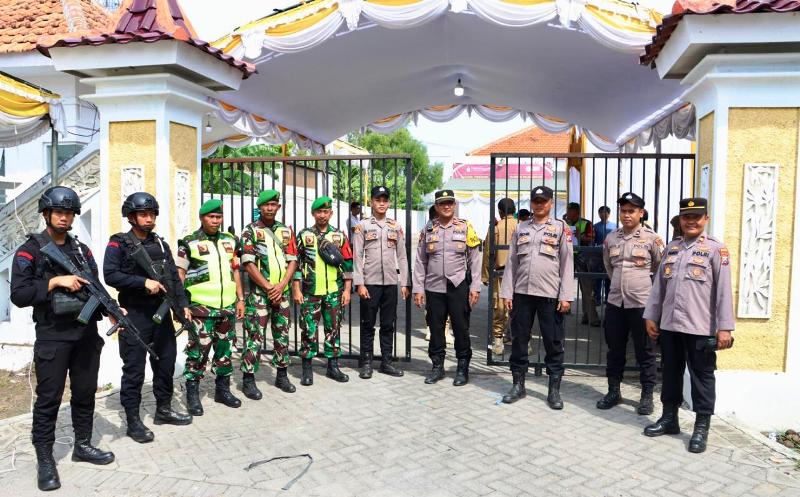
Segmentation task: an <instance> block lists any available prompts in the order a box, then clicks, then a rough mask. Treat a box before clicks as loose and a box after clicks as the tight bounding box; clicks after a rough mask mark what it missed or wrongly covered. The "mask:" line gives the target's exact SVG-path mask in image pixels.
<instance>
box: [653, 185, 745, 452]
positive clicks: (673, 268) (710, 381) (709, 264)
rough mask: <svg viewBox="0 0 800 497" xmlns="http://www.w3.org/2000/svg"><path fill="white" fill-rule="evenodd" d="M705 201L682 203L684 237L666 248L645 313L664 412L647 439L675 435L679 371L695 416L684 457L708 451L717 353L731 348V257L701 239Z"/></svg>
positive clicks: (680, 392) (720, 246)
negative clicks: (686, 380)
mask: <svg viewBox="0 0 800 497" xmlns="http://www.w3.org/2000/svg"><path fill="white" fill-rule="evenodd" d="M707 204H708V201H707V200H706V199H704V198H685V199H683V200H681V202H680V211H679V212H680V222H681V231H682V232H683V237H681V238H678V239H676V240H673V241H671V242H670V243H669V245H668V246H667V250H666V254H664V258H663V260H662V262H661V267H660V268H659V271H658V276H657V277H656V279H655V281H654V283H653V290H652V291H651V292H650V298H649V299H648V300H647V306H646V307H645V311H644V319H646V322H645V325H646V326H647V334H648V335H650V338H652V339H653V340H658V341H659V344H660V345H661V357H662V361H663V368H664V369H663V375H662V376H663V385H662V388H661V403H662V404H663V405H664V411H663V414H662V415H661V418H659V420H658V421H656V422H655V423H653V424H651V425H649V426H647V427H646V428H645V429H644V434H645V435H647V436H648V437H657V436H660V435H664V434H670V435H675V434H678V433H680V431H681V428H680V425H679V424H678V408H679V406H680V405H681V403H682V402H683V372H684V371H685V369H686V367H687V365H688V367H689V376H690V377H691V382H692V408H693V409H694V411H695V413H697V416H696V418H695V422H694V433H693V434H692V438H691V439H690V440H689V452H695V453H699V452H703V451H705V450H706V441H707V439H708V429H709V427H710V424H711V415H712V414H714V404H715V401H716V383H715V378H714V370H715V369H716V368H717V353H716V351H717V350H724V349H727V348H730V347H731V345H733V337H732V336H731V332H732V331H733V328H734V317H733V296H732V293H731V269H730V254H729V253H728V249H727V248H726V247H725V245H723V244H722V242H720V241H719V240H717V239H716V238H713V237H712V236H709V235H707V234H706V233H705V227H706V223H707V222H708V211H707Z"/></svg>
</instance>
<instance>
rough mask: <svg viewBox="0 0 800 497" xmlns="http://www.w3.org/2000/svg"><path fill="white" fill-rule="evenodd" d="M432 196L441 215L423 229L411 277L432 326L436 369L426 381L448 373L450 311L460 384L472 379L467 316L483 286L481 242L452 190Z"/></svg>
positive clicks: (455, 381)
mask: <svg viewBox="0 0 800 497" xmlns="http://www.w3.org/2000/svg"><path fill="white" fill-rule="evenodd" d="M434 199H435V200H434V203H435V206H436V214H437V217H436V218H435V219H433V220H432V221H429V222H428V224H427V225H426V226H425V229H423V230H422V232H420V236H419V246H418V247H417V258H416V260H415V261H414V279H413V282H414V303H415V304H416V305H417V307H420V308H421V307H422V306H423V305H425V309H426V311H427V314H426V316H427V321H428V326H429V327H430V330H431V341H430V343H429V344H428V355H429V356H430V358H431V362H432V363H433V368H432V369H431V372H430V374H429V375H428V376H427V377H426V378H425V383H427V384H433V383H436V382H437V381H439V380H441V379H442V378H444V355H445V346H446V342H445V336H444V328H445V322H446V321H447V317H448V316H449V317H450V322H451V323H452V326H453V334H454V335H455V349H456V358H458V368H457V370H456V376H455V378H454V379H453V385H454V386H461V385H466V384H467V382H468V381H469V361H470V359H471V358H472V347H471V346H470V340H469V315H470V311H471V309H472V307H473V306H474V305H475V304H477V303H478V298H479V297H480V291H481V279H480V274H481V253H480V244H481V241H480V239H479V238H478V235H477V234H476V233H475V228H473V227H472V224H471V223H470V222H469V221H466V220H464V219H459V218H456V217H454V214H455V207H456V199H455V195H454V194H453V190H440V191H438V192H436V194H435V195H434Z"/></svg>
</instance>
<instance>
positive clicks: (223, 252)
mask: <svg viewBox="0 0 800 497" xmlns="http://www.w3.org/2000/svg"><path fill="white" fill-rule="evenodd" d="M187 238H188V239H187ZM187 238H184V239H183V240H182V242H183V244H184V245H186V246H187V247H188V248H189V260H190V266H189V270H188V271H186V280H185V281H184V286H185V287H186V290H188V291H189V293H190V294H191V296H192V302H193V303H196V304H200V305H204V306H206V307H212V308H215V309H223V308H225V307H228V306H230V305H233V303H234V302H236V281H235V280H234V279H233V269H231V260H232V259H233V258H234V257H235V256H236V239H235V238H234V237H233V236H232V235H230V234H228V233H225V232H220V233H219V237H218V238H217V241H216V243H215V242H214V241H213V240H211V239H208V238H205V239H202V240H195V239H191V235H190V236H189V237H187Z"/></svg>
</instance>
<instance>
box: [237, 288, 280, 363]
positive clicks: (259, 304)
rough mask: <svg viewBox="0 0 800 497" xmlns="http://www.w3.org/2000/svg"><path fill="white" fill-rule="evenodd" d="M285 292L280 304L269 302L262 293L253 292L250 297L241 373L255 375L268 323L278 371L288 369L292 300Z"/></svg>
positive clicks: (247, 304) (273, 357) (245, 324)
mask: <svg viewBox="0 0 800 497" xmlns="http://www.w3.org/2000/svg"><path fill="white" fill-rule="evenodd" d="M288 295H289V294H288V293H285V294H284V295H283V296H282V297H281V300H280V301H279V302H277V305H273V304H272V302H270V300H269V297H267V295H266V294H264V293H262V292H251V293H250V295H249V296H248V297H247V302H246V307H245V313H244V351H243V352H242V372H244V373H256V372H258V368H259V366H260V364H261V347H262V346H263V344H264V336H265V335H266V331H267V324H270V325H271V327H272V346H273V348H274V352H273V354H272V365H273V366H275V367H276V368H285V367H288V366H289V314H290V312H289V297H288Z"/></svg>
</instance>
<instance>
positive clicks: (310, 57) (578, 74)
mask: <svg viewBox="0 0 800 497" xmlns="http://www.w3.org/2000/svg"><path fill="white" fill-rule="evenodd" d="M381 1H383V2H386V0H381ZM437 1H438V0H437ZM483 1H485V2H487V3H488V4H497V5H499V3H498V1H499V0H483ZM526 2H530V3H527V4H526ZM533 2H534V0H520V8H523V7H524V8H526V9H529V11H530V12H533V10H534V8H537V9H540V10H541V9H542V8H543V7H542V6H543V5H551V7H552V5H555V3H553V2H549V3H548V2H539V3H533ZM353 3H355V4H356V5H355V7H358V6H359V5H360V6H361V10H360V11H358V13H359V14H358V15H359V19H361V18H362V17H364V16H367V14H366V13H365V11H364V9H365V8H367V9H368V10H369V9H372V11H377V10H378V9H379V7H382V6H383V7H385V6H384V5H381V4H380V3H375V4H373V3H371V2H364V1H363V0H351V1H349V2H342V4H341V8H340V9H338V10H331V12H330V13H327V14H326V15H323V16H322V17H321V18H320V19H319V20H317V21H316V24H314V25H318V24H319V23H320V22H322V21H324V20H325V19H328V18H330V17H331V16H333V15H334V13H338V12H339V11H340V10H343V11H344V12H347V9H348V8H351V7H354V5H351V4H353ZM387 3H388V2H387ZM501 3H502V4H503V6H504V7H505V8H512V9H513V7H510V6H513V5H517V4H514V3H510V2H501ZM334 4H335V2H331V3H330V4H325V3H324V2H319V3H318V5H320V6H325V5H328V7H329V8H330V9H334ZM367 4H370V5H367ZM414 5H417V7H418V8H421V7H419V6H420V5H428V6H429V7H430V11H431V12H433V11H434V9H433V6H435V5H440V6H441V5H442V4H441V3H436V1H434V0H422V1H420V2H418V3H415V4H414ZM469 5H473V6H476V7H475V9H478V8H479V7H477V6H479V5H481V4H480V2H478V3H475V2H473V3H471V4H469ZM570 5H571V4H570ZM452 6H453V4H450V7H452ZM590 6H591V5H590V4H587V5H584V6H583V9H584V11H586V12H589V11H591V9H590ZM574 7H576V8H578V10H579V11H580V10H581V8H579V7H581V6H580V5H577V4H576V5H575V6H574ZM356 10H357V9H356ZM291 12H292V11H288V12H287V13H285V14H279V16H286V15H288V14H290V13H291ZM554 12H556V14H559V13H560V14H563V15H564V16H567V21H569V18H574V15H572V14H570V13H569V12H568V11H567V10H566V9H565V8H562V9H561V10H560V11H559V10H558V9H556V10H555V11H554ZM496 13H497V12H496V11H495V14H496ZM322 14H325V12H324V11H323V12H322ZM369 15H373V16H375V15H376V14H374V13H373V14H369ZM540 15H544V14H542V13H541V12H540ZM592 15H595V14H592ZM570 16H571V17H570ZM561 20H562V19H561V17H558V19H556V17H553V18H552V19H551V21H550V22H551V23H552V22H559V21H561ZM287 22H288V21H287ZM278 28H280V26H278ZM247 29H249V30H250V32H257V31H258V30H256V29H254V28H253V27H252V26H251V27H250V28H247V27H246V28H243V30H244V31H247ZM276 29H277V28H276ZM244 31H243V32H244ZM261 34H262V35H264V36H265V37H266V38H270V39H271V38H276V39H277V38H285V39H284V40H282V41H281V42H282V43H285V42H286V39H288V38H290V37H291V36H294V34H291V33H289V34H284V35H282V36H277V35H276V36H267V35H266V34H265V32H263V31H262V33H261ZM262 41H263V40H262ZM244 44H246V43H244ZM260 46H262V48H263V44H262V45H260ZM259 50H260V49H259ZM257 68H258V71H259V73H258V74H256V75H254V76H253V77H251V78H249V79H247V80H246V81H244V82H243V83H242V86H241V88H240V89H239V90H238V91H236V92H230V93H225V94H222V95H220V97H219V98H220V99H221V100H224V101H225V102H227V103H229V104H232V105H234V106H236V107H238V108H239V109H242V110H245V111H247V112H249V113H252V114H255V115H259V116H266V117H268V119H269V121H271V122H275V123H281V124H282V125H283V126H284V127H285V128H288V129H291V130H294V131H296V132H298V133H302V134H303V135H305V136H307V137H309V138H310V139H312V140H314V141H316V142H318V143H329V142H331V141H333V140H334V139H336V138H338V137H340V136H343V135H345V134H346V133H348V132H350V131H353V130H358V129H361V128H363V127H365V126H368V127H369V128H371V129H373V130H376V131H384V132H385V131H391V130H394V129H397V128H399V127H402V126H405V125H407V124H408V123H410V122H415V120H416V119H418V117H419V116H420V115H423V116H425V117H426V118H429V119H432V120H435V121H447V120H449V119H452V117H453V116H455V115H458V114H460V113H462V112H469V113H470V114H471V115H476V114H477V115H480V116H482V117H484V118H486V119H488V120H492V121H498V120H507V119H513V118H518V117H519V118H523V119H526V120H527V119H530V120H532V121H533V122H535V123H536V124H537V125H539V126H540V127H541V128H542V129H545V130H548V131H552V132H564V131H566V130H569V129H571V128H572V127H579V128H580V131H581V132H582V133H586V136H587V139H589V140H590V141H592V142H593V143H595V145H596V146H598V147H599V148H601V149H603V150H613V151H616V150H617V149H618V148H619V146H620V144H621V143H624V142H625V141H627V140H628V139H629V138H630V137H632V136H635V135H636V134H638V133H639V132H641V130H643V129H646V128H648V127H649V125H652V123H654V122H656V121H658V120H660V119H663V118H664V117H666V116H667V115H668V113H664V108H665V106H666V105H669V104H670V103H672V102H674V101H675V100H676V99H677V98H679V97H680V95H681V92H682V89H681V87H680V83H679V82H678V81H673V80H660V79H659V78H658V76H657V74H656V73H655V72H654V71H651V70H649V69H647V68H644V67H642V66H640V65H639V64H638V59H637V57H636V56H635V55H633V54H631V53H627V52H620V51H617V50H610V49H609V48H608V47H606V46H605V45H603V44H601V43H598V42H597V40H595V39H594V38H593V37H591V36H588V35H587V34H586V33H582V32H579V31H576V30H574V29H562V28H559V27H553V26H551V25H549V24H546V23H538V24H532V25H530V26H527V27H524V28H523V27H519V28H516V27H511V28H509V27H506V26H504V25H502V24H500V23H497V22H486V21H485V20H484V19H483V18H482V17H481V16H480V15H479V14H477V13H476V12H473V13H472V14H471V15H461V14H459V15H457V14H448V15H438V16H435V17H434V18H433V19H432V20H430V21H428V22H426V23H424V24H421V25H418V26H416V27H413V28H406V29H385V28H384V27H382V26H380V25H377V21H376V20H374V19H371V20H369V22H367V23H366V24H365V23H364V21H363V20H362V21H360V23H359V25H358V28H357V29H356V30H354V31H348V28H347V26H345V25H344V24H343V25H342V26H341V28H340V29H339V31H337V36H333V37H330V38H328V39H327V41H326V42H325V43H321V44H318V45H316V46H315V47H314V48H313V49H311V50H302V51H298V52H294V53H283V54H276V53H274V52H273V53H270V54H262V55H261V56H260V58H259V59H257ZM459 78H460V79H461V81H462V85H463V86H464V89H465V91H464V96H462V97H456V96H455V95H454V94H453V88H454V86H455V85H456V82H457V81H458V79H459ZM487 104H496V105H487ZM677 107H679V105H678V106H675V107H674V108H672V109H671V110H675V108H677ZM431 109H438V110H433V111H432V110H431ZM387 116H390V117H387ZM550 116H553V117H550ZM632 123H639V125H638V127H636V128H635V129H634V128H632V127H631V125H632ZM257 127H258V126H254V125H253V123H247V122H243V123H242V127H241V129H242V131H240V132H241V133H242V134H253V133H255V132H257V131H258V130H257V129H254V128H257ZM587 130H590V131H587ZM626 133H627V134H626ZM604 137H605V138H604ZM620 140H621V141H620Z"/></svg>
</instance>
